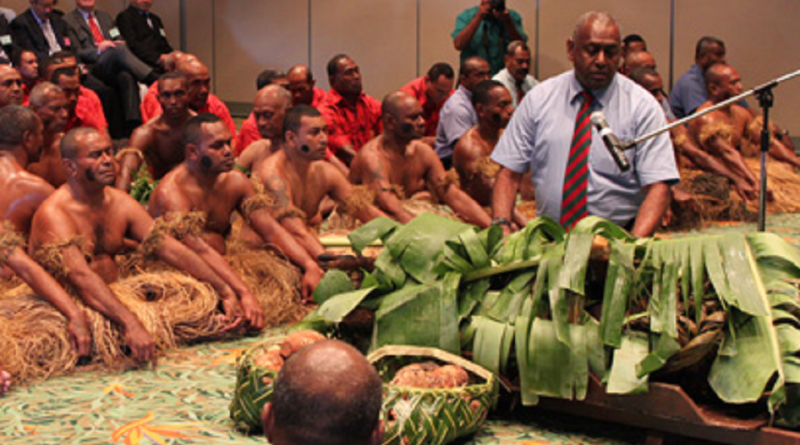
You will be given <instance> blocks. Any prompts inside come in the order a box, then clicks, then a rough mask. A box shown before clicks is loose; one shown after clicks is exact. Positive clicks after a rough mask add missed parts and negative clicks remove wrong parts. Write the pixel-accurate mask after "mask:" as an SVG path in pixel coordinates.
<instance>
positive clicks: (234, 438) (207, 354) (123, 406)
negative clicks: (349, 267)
mask: <svg viewBox="0 0 800 445" xmlns="http://www.w3.org/2000/svg"><path fill="white" fill-rule="evenodd" d="M768 222H769V226H768V227H769V230H770V231H772V232H774V233H778V234H780V235H782V236H784V237H785V238H786V239H788V240H789V241H790V242H792V243H794V244H798V240H800V215H782V216H777V217H771V218H770V220H769V221H768ZM731 230H734V231H752V230H754V227H753V225H726V226H716V227H712V228H709V229H707V230H704V232H715V233H716V232H724V231H731ZM691 235H692V233H688V234H673V235H670V236H675V237H679V236H691ZM279 334H281V332H280V330H272V331H270V332H266V333H265V334H264V335H262V336H261V337H260V338H247V339H242V340H237V341H234V342H227V343H216V344H205V345H197V346H193V347H188V348H183V349H179V350H176V351H173V352H171V353H170V354H169V355H167V356H166V357H164V358H163V359H162V360H161V361H160V362H159V366H158V368H157V370H155V371H129V372H124V373H116V374H108V373H101V372H88V373H80V374H76V375H73V376H68V377H62V378H57V379H53V380H50V381H47V382H43V383H40V384H37V385H33V386H31V387H27V388H26V387H18V388H14V390H13V391H12V392H11V394H9V395H8V396H6V397H5V398H2V399H0V443H2V444H4V445H22V444H25V445H30V444H38V445H51V444H52V445H67V444H82V445H90V444H98V445H99V444H125V445H151V444H161V445H174V444H223V443H224V444H264V443H266V441H265V440H264V439H263V438H261V437H247V436H244V435H242V434H240V433H239V432H237V431H236V430H234V429H233V428H232V427H231V423H230V421H229V418H228V404H229V402H230V400H231V396H232V393H233V385H234V380H235V366H234V364H235V360H236V357H238V355H239V354H241V353H242V352H243V351H244V350H246V349H247V348H249V347H251V346H253V345H254V344H256V343H258V342H259V341H263V340H264V339H265V338H267V337H269V336H273V335H279ZM644 437H645V436H644V433H643V432H642V431H639V430H635V429H632V428H628V427H622V426H616V425H610V424H607V423H603V422H594V421H590V420H587V419H583V418H574V417H570V416H564V415H556V414H553V413H545V412H541V411H536V410H530V409H524V410H518V411H517V412H516V413H515V414H514V415H512V416H510V417H509V416H505V418H503V419H490V420H489V421H488V422H487V423H486V425H485V427H484V428H483V429H482V430H481V431H479V432H478V434H476V435H475V436H474V437H473V438H471V439H469V440H467V441H465V442H463V444H519V445H523V444H527V445H533V444H537V445H539V444H571V445H583V444H636V443H642V442H644Z"/></svg>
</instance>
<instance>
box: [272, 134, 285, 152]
mask: <svg viewBox="0 0 800 445" xmlns="http://www.w3.org/2000/svg"><path fill="white" fill-rule="evenodd" d="M281 148H283V137H281V136H277V137H274V138H269V151H271V152H272V153H277V152H278V151H280V149H281Z"/></svg>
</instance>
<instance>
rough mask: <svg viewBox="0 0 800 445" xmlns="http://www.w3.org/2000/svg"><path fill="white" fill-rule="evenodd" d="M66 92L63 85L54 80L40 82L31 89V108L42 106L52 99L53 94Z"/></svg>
mask: <svg viewBox="0 0 800 445" xmlns="http://www.w3.org/2000/svg"><path fill="white" fill-rule="evenodd" d="M58 94H64V92H63V91H61V87H59V86H58V85H56V84H54V83H52V82H40V83H38V84H36V86H35V87H33V89H32V90H31V95H30V104H31V108H33V109H37V108H42V107H43V106H45V105H46V104H47V102H49V101H50V97H51V96H52V95H58Z"/></svg>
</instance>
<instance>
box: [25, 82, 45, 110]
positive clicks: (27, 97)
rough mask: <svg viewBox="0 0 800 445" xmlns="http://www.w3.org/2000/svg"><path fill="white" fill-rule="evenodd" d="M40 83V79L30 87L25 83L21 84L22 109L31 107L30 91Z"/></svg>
mask: <svg viewBox="0 0 800 445" xmlns="http://www.w3.org/2000/svg"><path fill="white" fill-rule="evenodd" d="M41 81H42V80H41V79H36V82H35V83H34V84H33V86H31V87H29V86H28V85H26V84H25V83H23V84H22V106H23V107H29V106H31V90H32V89H33V87H35V86H36V85H39V82H41Z"/></svg>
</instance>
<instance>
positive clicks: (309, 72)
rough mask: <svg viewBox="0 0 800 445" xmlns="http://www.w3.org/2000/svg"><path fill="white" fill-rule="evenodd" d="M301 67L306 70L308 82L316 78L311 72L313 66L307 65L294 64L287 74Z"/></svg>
mask: <svg viewBox="0 0 800 445" xmlns="http://www.w3.org/2000/svg"><path fill="white" fill-rule="evenodd" d="M299 68H303V69H304V70H305V71H306V82H308V83H311V81H312V80H314V74H313V73H312V72H311V68H309V67H307V66H306V65H300V64H298V65H292V66H290V67H289V70H288V71H286V75H287V76H288V75H289V74H290V73H291V72H292V71H294V70H296V69H299ZM259 89H260V88H259Z"/></svg>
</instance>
